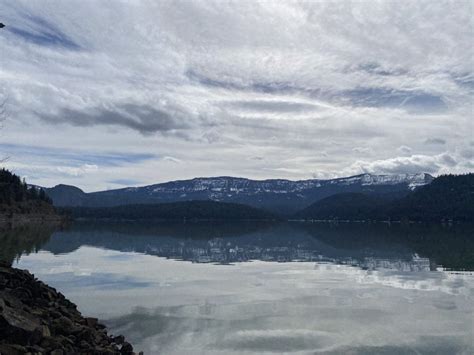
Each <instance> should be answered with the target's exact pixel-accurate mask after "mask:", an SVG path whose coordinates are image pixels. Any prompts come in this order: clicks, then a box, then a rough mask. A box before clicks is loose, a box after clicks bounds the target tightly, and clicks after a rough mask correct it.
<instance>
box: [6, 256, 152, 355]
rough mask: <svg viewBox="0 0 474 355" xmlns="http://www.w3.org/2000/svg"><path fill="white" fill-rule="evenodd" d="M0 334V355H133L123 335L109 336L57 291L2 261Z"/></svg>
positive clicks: (100, 326) (101, 326) (100, 325)
mask: <svg viewBox="0 0 474 355" xmlns="http://www.w3.org/2000/svg"><path fill="white" fill-rule="evenodd" d="M0 334H1V335H2V337H1V339H0V354H6V355H7V354H8V355H16V354H26V353H29V354H32V355H33V354H36V355H40V354H52V355H66V354H127V355H136V353H135V352H134V351H133V346H132V345H131V344H130V343H128V342H126V341H125V338H124V337H123V336H122V335H119V336H115V337H114V336H112V335H109V334H108V333H107V329H106V327H105V326H104V325H103V324H101V323H99V321H98V319H97V318H92V317H84V316H82V314H81V313H80V312H79V311H78V310H77V306H76V305H75V304H74V303H73V302H71V301H69V300H68V299H67V298H66V297H65V296H64V295H63V294H61V293H60V292H58V291H57V290H56V289H54V288H52V287H50V286H48V285H46V284H45V283H44V282H42V281H39V280H38V279H37V278H35V277H34V275H32V274H31V273H30V272H29V271H27V270H21V269H17V268H14V267H12V266H11V265H9V264H7V263H5V262H1V261H0ZM140 354H143V353H141V352H140V353H139V355H140Z"/></svg>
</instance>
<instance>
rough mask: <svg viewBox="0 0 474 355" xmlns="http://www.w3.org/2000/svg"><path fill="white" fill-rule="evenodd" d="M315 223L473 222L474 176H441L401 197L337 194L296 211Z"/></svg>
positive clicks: (303, 217)
mask: <svg viewBox="0 0 474 355" xmlns="http://www.w3.org/2000/svg"><path fill="white" fill-rule="evenodd" d="M295 218H302V219H318V220H351V221H355V220H396V221H403V220H410V221H443V220H445V221H448V220H453V221H473V220H474V174H472V173H470V174H464V175H442V176H440V177H438V178H436V179H434V180H433V182H432V183H431V184H429V185H425V186H422V187H420V188H418V189H416V190H415V191H413V192H412V193H409V194H408V195H406V196H404V197H402V198H392V196H388V195H368V194H363V193H350V194H337V195H333V196H330V197H327V198H325V199H323V200H321V201H318V202H316V203H314V204H312V205H311V206H309V207H308V208H305V209H304V210H302V211H300V212H298V213H297V214H296V215H295Z"/></svg>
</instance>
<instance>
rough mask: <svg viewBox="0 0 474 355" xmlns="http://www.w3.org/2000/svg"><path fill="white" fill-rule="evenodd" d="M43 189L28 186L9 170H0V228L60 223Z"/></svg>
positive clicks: (59, 218)
mask: <svg viewBox="0 0 474 355" xmlns="http://www.w3.org/2000/svg"><path fill="white" fill-rule="evenodd" d="M60 220H61V217H60V216H59V215H58V214H57V213H56V209H55V208H54V207H53V205H52V201H51V199H50V198H49V197H48V196H47V195H46V193H45V192H44V190H43V189H39V188H36V187H33V186H28V185H27V184H26V182H25V181H21V179H20V177H19V176H17V175H15V174H12V173H11V172H9V171H8V170H5V169H2V170H0V226H1V225H5V224H10V225H19V224H25V223H29V222H43V221H60Z"/></svg>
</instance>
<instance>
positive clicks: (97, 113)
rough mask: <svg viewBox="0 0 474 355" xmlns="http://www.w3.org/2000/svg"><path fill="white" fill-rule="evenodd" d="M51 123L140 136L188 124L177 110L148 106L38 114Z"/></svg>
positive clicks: (123, 106)
mask: <svg viewBox="0 0 474 355" xmlns="http://www.w3.org/2000/svg"><path fill="white" fill-rule="evenodd" d="M39 116H40V117H41V118H42V119H43V120H44V121H46V122H50V123H69V124H72V125H75V126H94V125H117V126H123V127H127V128H131V129H134V130H137V131H138V132H140V133H142V134H152V133H155V132H168V131H173V130H180V129H186V128H189V127H190V122H189V121H186V120H185V119H184V117H185V116H186V113H185V112H183V111H180V110H178V109H175V110H173V111H172V110H168V111H164V110H160V109H156V108H153V107H150V106H148V105H143V106H140V105H135V104H124V105H120V106H118V107H114V108H102V107H101V108H92V109H90V110H87V111H86V110H85V109H84V110H71V109H62V110H61V111H60V112H59V113H58V114H56V115H45V114H40V115H39Z"/></svg>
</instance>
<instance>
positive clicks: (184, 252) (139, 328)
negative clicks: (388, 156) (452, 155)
mask: <svg viewBox="0 0 474 355" xmlns="http://www.w3.org/2000/svg"><path fill="white" fill-rule="evenodd" d="M473 231H474V228H473V227H472V226H470V225H453V226H448V225H419V224H412V225H400V224H392V225H388V224H365V223H364V224H362V223H360V224H357V223H354V224H349V223H340V224H329V223H327V224H317V223H296V222H295V223H264V222H260V223H257V222H255V223H250V222H241V223H209V222H208V223H204V222H202V223H144V222H129V223H125V222H124V223H112V222H108V223H99V222H77V223H74V224H73V225H72V226H70V227H69V228H67V229H64V230H59V231H57V230H54V228H52V227H51V228H50V227H47V226H44V227H41V228H40V227H33V228H26V227H25V228H20V229H17V230H13V231H8V232H3V233H2V234H1V235H0V257H1V258H2V259H6V260H10V261H13V264H14V266H16V267H19V268H23V269H28V270H30V271H31V272H32V273H34V274H35V275H36V276H37V277H38V278H39V279H41V280H43V281H45V282H46V283H48V284H49V285H51V286H53V287H55V288H57V289H58V290H60V291H61V292H62V293H64V294H65V296H66V297H68V298H69V299H70V300H72V301H73V302H75V303H76V304H77V305H78V306H79V309H80V310H81V311H82V313H83V314H85V315H87V316H95V317H98V318H100V319H101V320H102V321H103V323H105V324H106V325H107V326H108V327H109V329H110V332H111V333H113V334H115V335H118V334H123V335H125V337H126V338H127V340H128V341H130V342H131V343H132V344H133V345H134V348H135V349H136V350H137V351H140V350H143V351H145V353H146V354H158V353H159V354H265V353H267V354H274V353H279V354H283V353H285V354H287V353H291V354H315V353H323V354H471V353H473V352H474V345H473V339H474V336H473V335H474V323H473V322H474V321H473V320H474V314H473V309H474V303H473V296H474V273H473V272H472V271H473V270H474V233H473Z"/></svg>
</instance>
